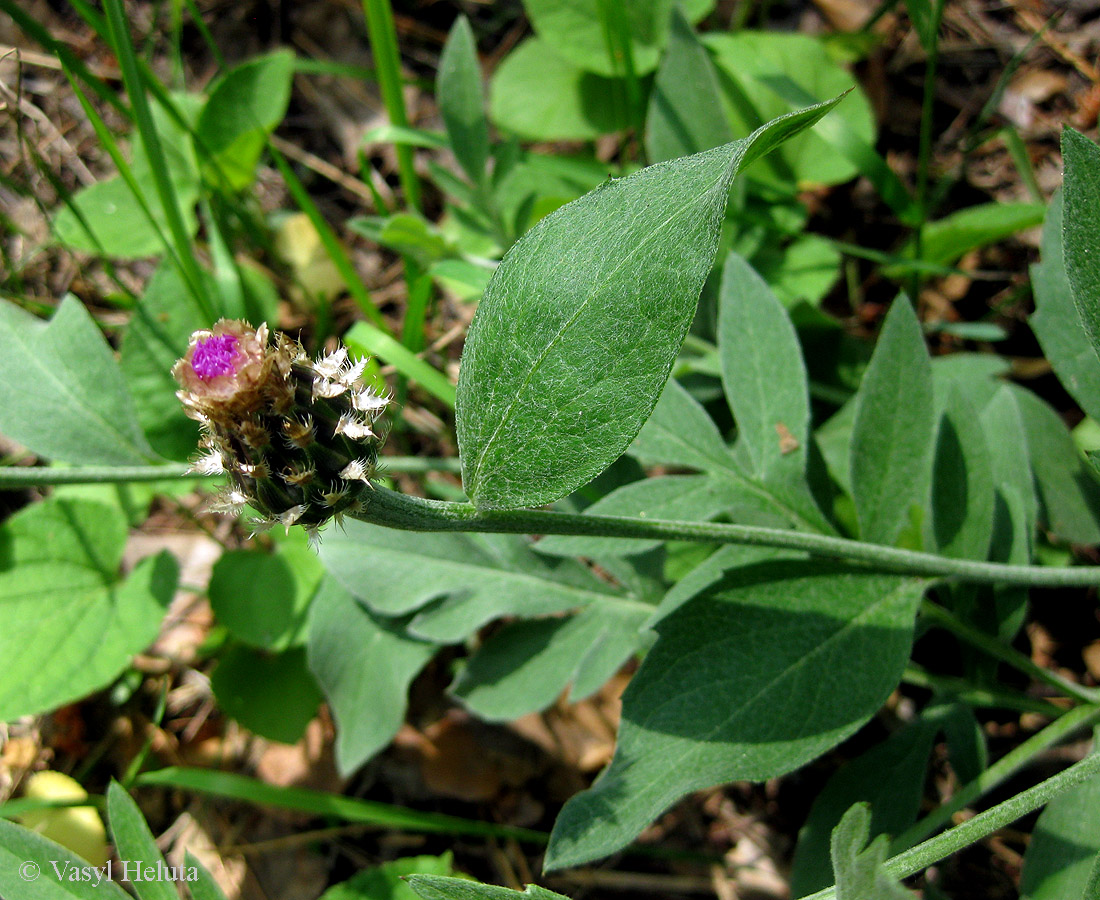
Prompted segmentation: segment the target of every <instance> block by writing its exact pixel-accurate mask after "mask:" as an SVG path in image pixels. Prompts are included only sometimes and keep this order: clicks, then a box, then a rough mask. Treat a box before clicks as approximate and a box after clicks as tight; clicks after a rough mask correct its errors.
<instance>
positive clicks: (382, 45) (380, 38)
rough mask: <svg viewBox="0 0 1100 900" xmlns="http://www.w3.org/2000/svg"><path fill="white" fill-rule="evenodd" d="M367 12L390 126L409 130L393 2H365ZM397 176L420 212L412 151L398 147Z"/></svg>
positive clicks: (406, 196)
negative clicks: (391, 5)
mask: <svg viewBox="0 0 1100 900" xmlns="http://www.w3.org/2000/svg"><path fill="white" fill-rule="evenodd" d="M363 12H364V13H365V14H366V17H367V34H368V35H369V37H370V48H371V53H373V54H374V69H375V72H376V73H377V75H378V87H379V88H380V89H381V91H382V102H383V103H384V104H385V105H386V113H387V114H388V115H389V117H390V122H391V123H392V124H394V125H397V126H399V127H401V128H407V127H408V125H409V117H408V115H407V114H406V112H405V98H404V96H403V95H402V93H401V57H400V55H399V54H398V51H397V30H396V29H395V27H394V24H393V10H392V9H391V8H390V0H363ZM395 149H396V151H397V174H398V177H399V178H400V180H401V188H402V190H404V192H405V202H406V203H407V204H408V205H409V208H410V209H413V210H417V211H419V209H420V182H419V181H418V180H417V177H416V169H415V168H414V167H413V157H412V148H411V147H409V146H408V145H407V144H397V145H396V147H395Z"/></svg>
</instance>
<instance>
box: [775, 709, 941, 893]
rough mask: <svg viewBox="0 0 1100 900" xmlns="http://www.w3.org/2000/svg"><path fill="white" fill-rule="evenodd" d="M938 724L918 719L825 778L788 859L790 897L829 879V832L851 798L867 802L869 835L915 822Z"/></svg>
mask: <svg viewBox="0 0 1100 900" xmlns="http://www.w3.org/2000/svg"><path fill="white" fill-rule="evenodd" d="M937 730H938V723H936V722H930V721H928V720H927V719H917V720H916V721H915V722H913V723H911V724H909V725H906V726H905V727H904V728H901V729H899V730H898V731H896V732H894V734H892V735H890V737H889V738H888V739H887V740H885V741H883V742H881V743H879V744H876V745H875V746H874V747H872V748H871V749H870V750H868V751H867V752H866V753H863V754H861V755H860V756H858V757H856V758H855V759H853V760H851V761H849V762H847V763H845V764H844V766H842V767H841V768H840V769H839V770H838V771H837V772H836V773H835V774H834V775H833V777H832V778H830V779H829V781H828V783H827V784H826V785H825V787H824V789H823V790H822V791H821V793H820V794H818V795H817V799H816V800H814V805H813V806H812V807H811V808H810V814H809V816H808V817H807V818H806V824H805V825H803V826H802V829H801V831H799V833H798V846H797V847H796V848H795V854H794V862H793V863H792V864H791V896H792V897H802V896H805V895H806V894H811V893H813V892H814V891H817V890H820V889H821V888H824V887H828V886H829V885H830V884H832V883H833V879H832V868H831V866H830V865H829V837H830V835H831V834H832V831H833V829H834V828H835V827H836V826H837V824H839V822H840V820H841V818H842V816H843V815H844V813H845V811H847V810H848V809H849V807H851V806H852V804H854V803H858V802H861V801H863V802H866V803H868V804H870V808H871V824H870V834H871V835H872V836H876V835H880V834H890V835H896V834H899V833H901V832H902V831H904V830H905V829H906V828H908V827H909V826H910V825H912V824H913V822H914V821H915V820H916V818H917V813H918V812H919V811H920V801H921V796H922V795H923V793H924V778H925V769H926V768H927V766H928V754H929V753H930V752H931V750H932V743H933V741H934V740H935V738H936V732H937Z"/></svg>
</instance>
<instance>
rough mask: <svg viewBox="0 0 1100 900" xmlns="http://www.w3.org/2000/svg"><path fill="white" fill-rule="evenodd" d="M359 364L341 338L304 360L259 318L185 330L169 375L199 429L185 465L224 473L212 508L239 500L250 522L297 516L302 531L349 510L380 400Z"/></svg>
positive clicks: (369, 459)
mask: <svg viewBox="0 0 1100 900" xmlns="http://www.w3.org/2000/svg"><path fill="white" fill-rule="evenodd" d="M365 366H366V360H364V359H361V360H358V361H352V360H351V359H350V358H349V356H348V352H347V350H346V349H345V348H344V347H340V348H339V349H338V350H336V351H334V352H332V353H329V354H327V355H324V356H320V357H318V358H317V359H316V360H310V358H309V357H308V356H307V355H306V353H305V351H304V350H303V349H302V347H301V345H300V344H298V343H297V342H296V341H294V340H292V339H291V338H289V337H287V336H286V335H285V334H282V333H279V334H277V335H275V336H274V337H272V336H271V335H270V334H269V333H268V329H267V326H266V325H260V327H259V328H252V327H251V326H250V325H248V324H247V323H245V322H239V321H230V320H224V319H223V320H222V321H220V322H218V323H217V324H216V325H215V326H214V327H213V329H211V330H209V331H206V330H203V331H197V332H195V333H194V334H193V335H192V336H191V342H190V346H189V347H188V350H187V354H186V355H185V356H184V357H183V358H182V359H180V360H178V361H177V362H176V364H175V366H174V367H173V369H172V374H173V376H174V377H175V379H176V381H178V382H179V385H180V390H179V391H178V393H177V396H178V397H179V399H180V401H181V402H182V403H183V406H184V409H185V411H186V412H187V415H188V416H190V417H191V418H193V419H195V420H197V421H198V422H199V424H200V425H201V426H202V430H203V435H202V440H201V446H202V448H203V449H204V450H205V451H206V452H205V455H203V456H201V457H200V458H199V459H198V460H197V461H196V462H195V464H194V468H195V470H196V471H198V472H201V473H203V474H206V475H217V474H220V473H222V472H224V473H226V474H227V475H228V476H229V482H230V483H229V485H228V486H227V488H226V490H225V491H224V492H223V494H222V496H221V497H220V498H219V500H218V501H217V503H216V508H218V509H219V510H221V511H225V512H239V511H240V510H241V509H242V508H243V507H244V505H245V504H246V503H247V504H250V505H251V506H252V507H253V508H255V509H256V510H257V511H258V512H259V513H260V515H261V516H262V518H261V519H259V520H258V521H257V522H256V525H257V527H258V528H264V527H270V526H271V525H274V524H280V525H283V526H285V527H286V528H288V529H289V528H290V526H291V525H296V524H298V525H303V526H304V527H305V528H306V529H307V531H309V533H310V535H311V536H315V535H316V533H317V529H318V528H319V527H320V526H321V525H323V524H324V523H325V522H327V521H329V520H330V519H334V518H336V519H338V518H339V517H340V516H342V515H344V514H345V513H354V512H357V511H359V510H360V509H361V508H362V503H363V501H362V494H363V492H364V491H365V490H367V489H369V488H370V479H371V477H372V476H373V475H374V472H375V465H376V463H377V459H378V448H379V446H380V445H381V443H382V436H381V435H380V434H379V432H378V430H376V429H377V419H378V416H379V415H380V414H381V412H382V410H383V409H385V407H386V404H387V403H388V402H389V400H388V398H386V397H384V396H382V395H380V394H378V393H376V392H375V391H374V390H372V389H371V388H370V387H368V386H367V385H365V384H364V382H363V369H364V367H365Z"/></svg>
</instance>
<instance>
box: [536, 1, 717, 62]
mask: <svg viewBox="0 0 1100 900" xmlns="http://www.w3.org/2000/svg"><path fill="white" fill-rule="evenodd" d="M615 2H616V3H619V4H620V6H621V8H622V10H623V13H624V15H625V19H626V21H627V30H628V33H629V35H630V45H631V46H630V51H631V56H632V57H633V62H634V71H635V72H636V73H637V74H639V75H642V74H644V73H646V72H650V71H652V70H653V69H655V68H656V67H657V60H658V58H659V56H660V51H661V48H662V47H663V46H664V45H665V42H666V40H667V39H668V30H669V19H670V17H671V13H672V9H673V6H674V5H679V6H680V7H681V9H682V11H683V13H684V14H686V15H688V16H691V17H692V19H693V21H694V20H698V19H700V18H702V16H703V15H705V14H706V12H707V11H709V10H708V7H713V5H714V4H713V3H699V2H692V3H680V4H674V0H615ZM523 5H524V7H525V8H526V10H527V15H528V16H530V17H531V24H532V25H533V26H534V29H535V31H536V32H537V33H538V35H539V37H540V38H541V39H542V40H544V41H547V42H548V43H550V44H552V45H553V46H554V47H555V48H560V53H561V55H562V56H563V57H565V58H566V59H568V60H569V61H570V62H571V63H573V64H574V65H576V66H578V67H579V68H581V69H583V70H585V71H588V72H596V73H598V74H600V75H606V76H611V75H621V74H623V73H624V70H623V62H622V60H621V59H618V58H617V57H615V56H613V55H612V54H611V51H610V48H609V46H608V37H607V27H608V26H607V23H606V22H605V20H604V15H605V13H604V12H603V11H602V8H601V7H602V6H603V4H602V3H601V0H570V2H568V3H562V2H561V0H524V3H523Z"/></svg>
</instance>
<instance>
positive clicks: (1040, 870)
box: [1020, 778, 1100, 900]
mask: <svg viewBox="0 0 1100 900" xmlns="http://www.w3.org/2000/svg"><path fill="white" fill-rule="evenodd" d="M1098 809H1100V778H1091V779H1089V780H1088V781H1086V782H1085V783H1084V784H1081V785H1078V786H1077V787H1075V788H1074V789H1073V790H1071V791H1067V792H1066V793H1064V794H1061V795H1059V796H1057V797H1055V798H1054V799H1053V800H1051V801H1050V803H1048V804H1047V807H1046V809H1044V810H1043V814H1042V815H1041V816H1039V821H1038V822H1036V823H1035V830H1034V831H1033V832H1032V835H1031V843H1030V844H1029V845H1028V848H1027V853H1026V854H1025V855H1024V869H1023V872H1022V873H1021V875H1020V897H1021V900H1076V898H1078V897H1082V898H1084V897H1086V896H1087V895H1086V894H1085V888H1086V886H1087V884H1088V881H1089V876H1090V875H1091V873H1092V868H1093V862H1094V860H1095V859H1096V856H1097V853H1100V816H1097V814H1096V811H1097V810H1098Z"/></svg>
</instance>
